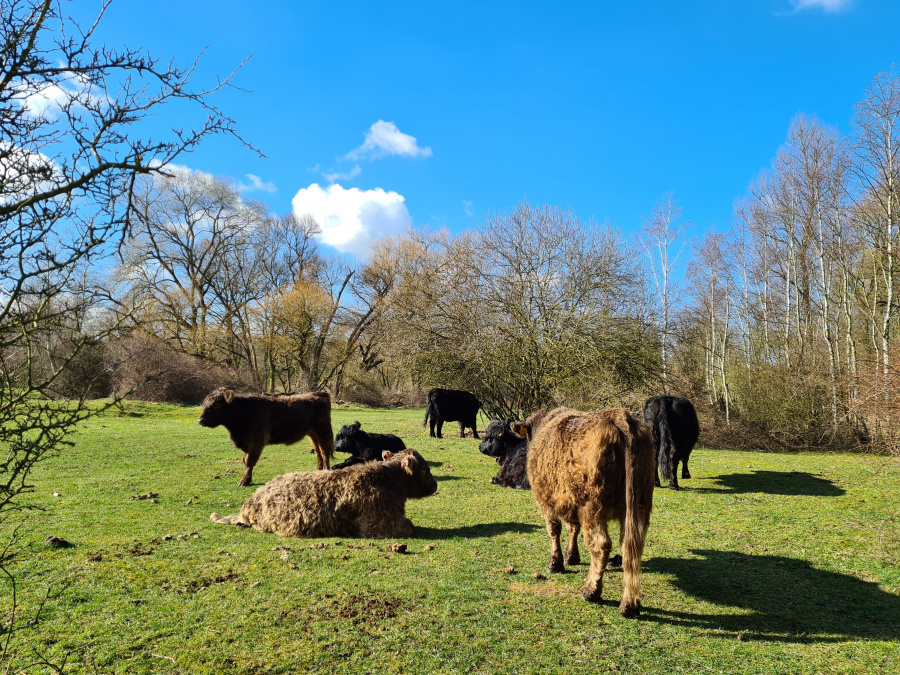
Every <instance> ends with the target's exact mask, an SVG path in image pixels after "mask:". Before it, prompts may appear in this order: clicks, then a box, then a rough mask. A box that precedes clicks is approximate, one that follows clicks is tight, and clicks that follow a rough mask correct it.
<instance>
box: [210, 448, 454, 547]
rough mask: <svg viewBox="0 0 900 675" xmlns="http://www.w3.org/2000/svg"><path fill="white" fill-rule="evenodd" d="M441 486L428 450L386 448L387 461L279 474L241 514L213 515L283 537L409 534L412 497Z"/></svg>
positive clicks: (219, 519)
mask: <svg viewBox="0 0 900 675" xmlns="http://www.w3.org/2000/svg"><path fill="white" fill-rule="evenodd" d="M436 491H437V481H435V480H434V477H433V476H432V475H431V469H430V467H429V466H428V462H426V461H425V459H424V458H423V457H422V455H420V454H419V453H418V452H416V451H415V450H403V451H402V452H398V453H396V454H392V453H390V452H387V451H386V452H385V453H384V461H382V462H367V463H365V464H354V465H353V466H349V467H347V468H346V469H337V470H335V471H306V472H300V473H289V474H285V475H284V476H278V477H276V478H275V479H273V480H272V481H270V482H269V483H266V484H265V485H263V486H262V487H261V488H259V489H258V490H257V491H256V492H255V493H254V494H253V496H252V497H250V499H248V500H247V501H246V502H244V506H243V507H242V508H241V512H240V514H236V515H233V516H220V515H218V514H216V513H213V514H212V515H211V516H210V517H209V519H210V520H212V521H213V522H214V523H223V524H226V525H244V526H247V525H252V526H253V527H255V528H256V529H257V530H259V531H261V532H274V533H275V534H279V535H281V536H282V537H373V538H378V537H408V536H409V535H411V534H412V532H413V524H412V521H411V520H410V519H409V518H407V517H406V509H405V506H406V500H407V499H420V498H422V497H428V496H429V495H433V494H434V493H435V492H436Z"/></svg>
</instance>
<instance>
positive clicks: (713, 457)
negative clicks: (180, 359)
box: [2, 404, 900, 673]
mask: <svg viewBox="0 0 900 675" xmlns="http://www.w3.org/2000/svg"><path fill="white" fill-rule="evenodd" d="M197 414H198V409H197V408H182V407H178V406H155V405H152V404H126V406H125V407H124V408H123V409H122V410H121V411H118V412H110V413H107V414H105V415H104V416H102V417H101V418H97V419H94V420H92V421H91V422H89V423H87V424H85V425H84V426H83V427H82V429H81V430H80V431H79V433H78V434H77V436H76V437H75V441H76V444H75V446H74V447H73V448H67V449H65V451H64V452H63V453H62V454H61V455H60V456H58V457H55V458H52V459H50V460H48V461H46V462H45V463H43V464H42V465H41V466H40V468H39V470H38V471H37V472H36V473H35V475H34V484H35V488H36V492H35V494H34V501H36V502H38V503H39V504H40V505H42V506H43V507H45V508H46V511H44V512H43V513H38V514H35V515H34V516H33V518H32V520H31V525H30V527H31V531H30V538H31V539H33V540H34V541H35V542H36V544H35V545H34V546H33V548H32V549H31V551H30V552H28V553H27V554H26V557H25V559H24V561H23V563H22V564H21V566H20V567H19V569H18V578H19V589H20V593H21V597H20V599H21V600H22V602H23V609H25V610H33V609H34V607H35V606H36V603H37V602H38V601H39V599H40V598H41V597H43V594H44V593H45V591H46V588H47V586H48V585H49V584H51V583H57V584H58V583H61V582H70V583H71V586H70V587H69V588H68V590H66V591H65V592H64V593H63V594H62V595H61V596H60V597H59V598H58V599H56V600H53V601H51V602H49V603H48V604H47V606H46V608H45V611H44V616H43V621H42V622H41V623H40V624H39V625H37V626H36V627H34V628H23V629H22V630H21V631H18V632H17V633H16V634H15V636H14V645H15V650H16V651H15V660H16V664H17V665H22V664H25V663H29V662H31V661H33V660H34V658H35V653H39V654H42V655H44V656H45V657H46V658H48V659H49V660H50V661H56V662H58V661H61V660H62V658H63V656H64V655H65V654H69V665H68V668H67V672H85V673H92V672H119V673H165V672H172V673H176V672H178V673H180V672H185V673H204V672H208V673H219V672H236V673H256V672H273V673H294V672H329V673H330V672H335V673H359V672H373V673H391V672H397V673H400V672H403V673H413V672H415V673H431V672H438V673H441V672H446V673H452V672H459V673H462V672H465V673H552V672H575V671H582V672H659V673H671V672H686V673H698V672H699V673H702V672H726V673H733V672H741V673H805V672H809V673H820V672H873V671H877V670H881V671H884V672H891V671H897V670H898V669H900V648H898V644H900V643H898V638H900V597H898V593H900V550H898V536H897V529H898V524H897V521H896V516H897V510H898V509H900V467H898V464H897V461H896V460H892V459H888V458H883V457H871V456H861V455H827V454H822V455H816V454H797V455H784V454H778V455H772V454H763V453H743V452H728V451H721V450H709V449H706V448H699V449H697V450H696V452H695V455H694V456H693V457H692V460H691V471H692V473H693V475H694V478H693V479H690V480H685V481H683V483H682V484H683V486H684V488H685V489H684V490H682V491H680V492H677V493H675V492H671V491H668V490H658V491H657V493H656V496H655V497H656V498H655V509H654V513H653V517H652V520H651V529H650V536H649V538H648V544H647V549H646V554H645V560H644V577H643V580H644V603H643V604H644V613H643V615H642V617H641V618H640V619H638V620H626V619H621V618H620V617H619V616H618V613H617V607H618V603H619V600H620V597H621V590H622V589H621V573H620V572H617V571H612V572H610V573H609V574H608V576H607V580H606V590H605V592H604V598H605V599H604V601H603V602H602V603H601V604H599V605H590V604H587V603H584V602H582V601H581V600H580V599H579V597H578V589H579V587H580V585H581V583H582V581H583V578H584V575H585V574H586V571H587V565H586V564H583V565H579V566H576V567H574V568H572V569H571V571H570V572H569V573H566V574H562V575H553V576H551V577H550V578H549V579H536V578H535V576H534V575H535V574H536V573H543V572H544V568H545V566H546V563H547V554H548V545H547V541H546V535H545V532H544V526H543V522H542V520H541V518H540V516H539V514H538V511H537V507H536V505H535V503H534V500H533V498H532V496H531V493H530V492H524V491H519V490H510V489H505V488H498V487H495V486H493V485H490V484H489V483H488V479H489V478H490V476H492V475H494V473H496V471H497V465H496V464H495V463H494V462H493V460H492V459H491V458H489V457H485V456H483V455H481V454H480V453H478V451H477V445H478V443H477V441H475V440H473V439H471V438H468V439H459V438H454V437H450V438H445V439H443V440H441V439H431V438H428V437H427V430H425V429H423V428H422V426H421V420H422V417H423V411H421V410H370V409H361V408H351V407H346V408H344V407H336V408H335V410H334V414H333V417H334V424H335V431H336V430H337V427H338V426H339V425H341V424H346V423H349V422H352V421H353V420H357V419H358V420H359V421H361V422H362V423H363V428H364V429H369V430H371V431H379V432H390V433H396V434H398V435H399V436H401V437H402V438H403V439H404V440H405V441H406V443H407V445H408V446H410V447H413V448H416V449H417V450H419V451H420V452H422V454H423V455H424V456H425V457H426V459H428V460H429V461H430V462H431V464H432V471H433V473H434V475H435V477H436V478H437V480H438V484H439V490H438V493H437V494H436V495H435V496H433V497H430V498H428V499H425V500H421V501H413V502H410V503H409V504H408V507H407V514H408V515H409V517H410V518H411V519H412V520H413V522H414V523H415V525H416V528H417V529H416V532H415V533H414V535H413V537H411V538H410V539H407V540H404V542H405V543H406V544H407V545H408V552H407V553H406V554H394V553H388V552H386V551H385V550H384V549H385V546H386V544H388V543H390V542H389V541H370V540H352V539H341V540H337V539H323V540H306V539H282V538H279V537H277V536H274V535H269V534H262V533H259V532H256V531H255V530H241V529H238V528H234V527H227V526H222V525H215V524H213V523H211V522H210V521H209V514H210V513H211V512H212V511H218V512H219V513H234V512H236V511H237V510H238V509H239V507H240V504H241V503H242V501H243V500H244V499H245V498H246V497H248V496H249V495H250V494H251V493H252V490H251V489H248V488H239V487H237V485H236V483H237V480H238V478H239V476H240V469H241V465H240V457H239V453H238V452H237V451H236V450H235V449H234V448H233V447H232V446H231V443H230V442H229V441H228V439H227V434H226V432H225V431H224V430H223V429H213V430H211V429H204V428H201V427H198V426H197V425H196V418H197ZM452 427H455V425H449V426H445V431H447V432H449V433H451V434H452V433H454V429H452ZM310 447H311V446H310V444H309V442H308V441H306V440H304V441H301V442H300V443H299V444H297V445H295V446H290V447H285V446H271V447H268V448H266V449H265V450H264V451H263V455H262V459H261V461H260V463H259V464H258V465H257V468H256V470H255V471H254V478H255V479H256V481H257V484H260V483H261V482H263V481H266V480H269V479H271V478H272V477H273V476H275V475H278V474H280V473H285V472H289V471H296V470H311V469H314V468H315V456H314V455H312V454H310V453H309V449H310ZM341 457H343V456H342V455H339V456H338V459H340V458H341ZM54 493H57V494H58V495H59V496H53V494H54ZM151 493H155V494H156V495H157V496H156V497H155V498H153V499H151V498H145V499H140V497H141V496H146V495H149V494H151ZM154 499H155V502H156V503H153V501H154ZM194 534H196V535H199V536H193V535H194ZM47 536H58V537H63V538H65V539H66V540H68V541H70V542H71V543H72V544H73V546H72V547H71V548H52V547H50V546H46V545H44V544H43V541H44V539H45V538H46V537H47ZM179 536H180V537H181V538H180V539H179ZM169 537H170V538H169ZM582 551H583V553H586V551H585V549H584V547H583V546H582ZM583 557H584V558H585V562H587V555H586V554H585V555H583ZM509 568H513V570H514V571H513V572H512V573H510V572H509ZM4 588H5V587H4ZM2 602H3V603H4V606H3V609H7V608H8V597H4V598H3V599H2ZM4 665H5V664H4Z"/></svg>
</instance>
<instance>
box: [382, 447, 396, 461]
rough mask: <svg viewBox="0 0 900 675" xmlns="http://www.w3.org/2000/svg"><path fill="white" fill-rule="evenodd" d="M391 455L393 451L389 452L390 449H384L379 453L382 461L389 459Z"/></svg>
mask: <svg viewBox="0 0 900 675" xmlns="http://www.w3.org/2000/svg"><path fill="white" fill-rule="evenodd" d="M393 456H394V453H393V452H391V451H390V450H385V451H384V452H382V453H381V459H382V461H384V460H387V459H390V458H391V457H393Z"/></svg>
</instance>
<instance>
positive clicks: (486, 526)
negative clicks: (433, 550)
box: [412, 523, 544, 539]
mask: <svg viewBox="0 0 900 675" xmlns="http://www.w3.org/2000/svg"><path fill="white" fill-rule="evenodd" d="M542 529H544V528H543V527H538V526H537V525H531V524H528V523H482V524H480V525H467V526H466V527H447V528H440V527H420V526H419V525H416V529H415V530H414V531H413V535H412V536H413V539H457V538H460V539H486V538H489V537H496V536H497V535H498V534H506V533H508V532H515V533H517V534H528V533H531V532H535V531H537V530H542Z"/></svg>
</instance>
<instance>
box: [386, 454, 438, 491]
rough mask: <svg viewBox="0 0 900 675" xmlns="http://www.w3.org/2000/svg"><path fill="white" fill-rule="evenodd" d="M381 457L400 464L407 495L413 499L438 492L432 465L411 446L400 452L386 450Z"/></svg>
mask: <svg viewBox="0 0 900 675" xmlns="http://www.w3.org/2000/svg"><path fill="white" fill-rule="evenodd" d="M381 459H382V460H383V461H385V462H386V461H388V460H395V461H397V462H398V463H399V464H400V468H401V469H402V470H403V474H402V475H403V478H404V482H405V483H406V488H407V495H408V496H409V497H411V498H412V499H421V498H422V497H428V496H430V495H433V494H434V493H435V492H437V481H436V480H435V479H434V476H432V475H431V467H430V466H428V462H426V461H425V458H424V457H422V455H420V454H419V453H418V452H416V451H415V450H411V449H409V448H407V449H406V450H401V451H400V452H391V451H389V450H385V451H384V452H383V453H381Z"/></svg>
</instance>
